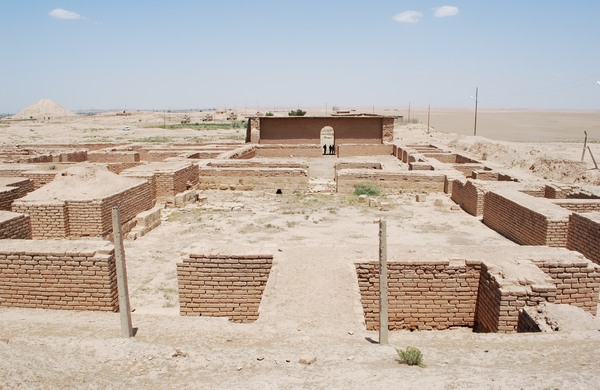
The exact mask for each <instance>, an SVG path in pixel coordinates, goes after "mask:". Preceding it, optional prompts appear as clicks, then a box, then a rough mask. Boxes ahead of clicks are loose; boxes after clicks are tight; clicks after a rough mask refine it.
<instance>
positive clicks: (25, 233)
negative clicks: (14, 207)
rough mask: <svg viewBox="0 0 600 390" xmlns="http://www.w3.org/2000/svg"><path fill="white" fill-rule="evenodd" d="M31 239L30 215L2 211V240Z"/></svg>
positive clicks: (0, 231) (0, 212)
mask: <svg viewBox="0 0 600 390" xmlns="http://www.w3.org/2000/svg"><path fill="white" fill-rule="evenodd" d="M7 238H8V239H19V238H21V239H31V222H30V219H29V215H25V214H18V213H12V212H10V211H0V239H7Z"/></svg>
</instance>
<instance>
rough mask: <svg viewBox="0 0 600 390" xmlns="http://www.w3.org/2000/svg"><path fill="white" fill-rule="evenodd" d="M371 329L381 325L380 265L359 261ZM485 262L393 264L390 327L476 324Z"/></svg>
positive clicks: (440, 327)
mask: <svg viewBox="0 0 600 390" xmlns="http://www.w3.org/2000/svg"><path fill="white" fill-rule="evenodd" d="M356 274H357V276H358V286H359V289H360V293H361V303H362V306H363V311H364V314H365V323H366V326H367V329H369V330H374V329H379V263H378V262H376V261H372V262H364V263H356ZM479 275H480V262H477V261H475V262H464V261H463V262H457V263H453V262H451V261H448V260H446V261H408V262H389V263H388V294H389V295H388V314H389V329H392V330H400V329H411V330H412V329H419V330H429V329H447V328H449V327H451V326H473V324H474V320H475V305H476V301H477V288H478V285H479Z"/></svg>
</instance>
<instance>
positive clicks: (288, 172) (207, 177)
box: [198, 167, 308, 192]
mask: <svg viewBox="0 0 600 390" xmlns="http://www.w3.org/2000/svg"><path fill="white" fill-rule="evenodd" d="M199 176H200V181H199V183H198V187H199V189H201V190H204V189H214V190H242V191H257V190H264V191H273V192H274V191H276V190H278V189H281V190H282V191H284V192H286V191H287V192H293V191H303V190H306V189H307V188H308V173H307V171H306V170H305V169H298V168H262V169H258V168H238V169H235V168H211V167H201V168H200V171H199Z"/></svg>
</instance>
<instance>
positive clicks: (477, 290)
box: [355, 245, 600, 333]
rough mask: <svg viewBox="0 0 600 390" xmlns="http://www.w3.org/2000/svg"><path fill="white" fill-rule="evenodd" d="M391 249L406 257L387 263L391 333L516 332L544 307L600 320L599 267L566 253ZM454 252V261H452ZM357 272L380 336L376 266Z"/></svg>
mask: <svg viewBox="0 0 600 390" xmlns="http://www.w3.org/2000/svg"><path fill="white" fill-rule="evenodd" d="M389 249H390V250H391V252H392V253H394V255H393V256H394V257H395V256H398V257H400V258H402V260H401V261H395V260H392V261H390V262H388V294H389V297H388V313H389V328H390V329H446V328H448V327H452V326H467V327H473V328H474V329H475V330H476V331H478V332H501V333H509V332H516V331H517V330H518V328H519V316H520V311H521V309H523V308H525V307H529V306H533V307H535V306H537V305H539V304H540V303H557V304H570V305H574V306H577V307H580V308H582V309H584V310H586V311H588V312H590V313H592V314H596V308H597V305H598V294H599V292H600V272H599V271H600V266H599V265H597V264H594V263H592V262H591V261H589V260H587V259H585V258H583V257H582V256H581V255H580V254H578V253H576V252H573V251H569V250H566V249H564V248H550V247H531V246H517V245H512V246H505V247H495V248H494V247H491V248H490V247H482V246H465V247H462V246H461V247H456V246H454V247H451V248H450V247H448V248H444V247H435V248H432V247H430V246H406V247H405V246H402V247H392V248H389ZM449 253H451V256H452V257H453V258H455V259H448V257H449V255H448V254H449ZM498 253H503V256H502V258H498ZM389 255H390V254H388V256H389ZM457 257H458V258H459V259H456V258H457ZM355 266H356V273H357V279H358V287H359V291H360V294H361V303H362V307H363V312H364V315H365V323H366V325H367V329H369V330H375V329H378V320H379V311H378V310H379V307H378V304H379V264H378V262H376V261H360V262H357V263H355Z"/></svg>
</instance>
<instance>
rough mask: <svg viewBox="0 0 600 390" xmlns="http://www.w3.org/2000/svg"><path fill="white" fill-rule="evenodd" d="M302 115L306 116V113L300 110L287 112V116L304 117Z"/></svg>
mask: <svg viewBox="0 0 600 390" xmlns="http://www.w3.org/2000/svg"><path fill="white" fill-rule="evenodd" d="M304 115H306V111H304V110H301V109H297V110H292V111H290V112H288V116H304Z"/></svg>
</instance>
